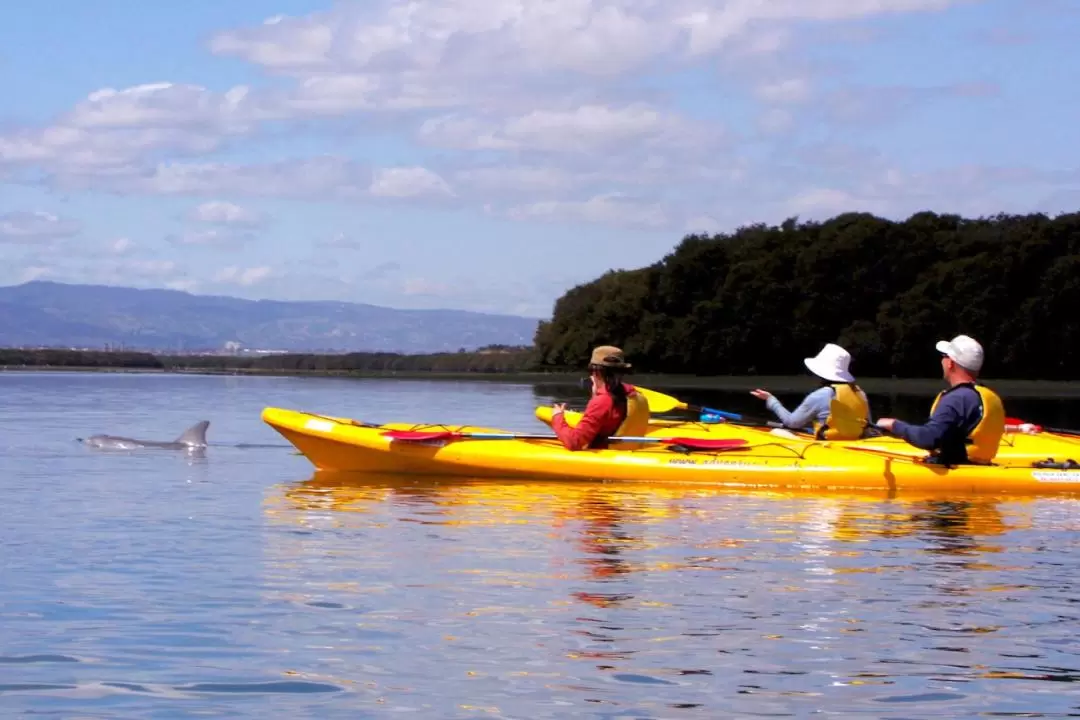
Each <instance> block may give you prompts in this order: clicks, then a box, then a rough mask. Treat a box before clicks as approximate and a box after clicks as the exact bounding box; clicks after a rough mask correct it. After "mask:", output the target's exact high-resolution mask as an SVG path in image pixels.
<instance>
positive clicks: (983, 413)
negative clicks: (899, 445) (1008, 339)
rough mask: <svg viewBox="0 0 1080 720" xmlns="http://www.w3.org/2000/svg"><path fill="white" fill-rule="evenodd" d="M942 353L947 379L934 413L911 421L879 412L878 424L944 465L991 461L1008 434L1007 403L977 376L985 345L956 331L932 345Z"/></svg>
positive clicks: (935, 402) (931, 410) (934, 404)
mask: <svg viewBox="0 0 1080 720" xmlns="http://www.w3.org/2000/svg"><path fill="white" fill-rule="evenodd" d="M934 347H935V348H937V351H938V352H939V353H941V374H942V376H943V377H944V378H945V380H946V382H948V383H949V387H948V389H947V390H943V391H942V392H940V393H938V396H937V397H936V398H934V403H933V405H932V406H931V407H930V418H929V420H927V421H926V423H924V424H922V425H912V424H911V423H906V422H904V421H903V420H897V419H895V418H881V419H880V420H878V421H877V425H878V427H880V428H882V429H884V430H886V431H887V432H891V433H892V434H893V435H896V436H898V437H901V438H903V439H904V440H906V441H907V442H909V443H910V444H912V445H914V446H915V447H917V448H921V449H923V450H929V451H930V453H931V455H930V457H929V458H927V460H928V461H931V462H935V463H941V464H944V465H960V464H964V463H976V464H989V463H992V462H993V460H994V457H996V456H997V451H998V445H999V444H1000V442H1001V436H1002V435H1004V434H1005V407H1004V405H1003V404H1002V402H1001V398H999V397H998V396H997V394H996V393H995V392H994V391H993V390H991V389H990V388H988V387H986V386H985V385H982V384H980V383H979V382H978V377H979V373H980V372H981V371H982V366H983V348H982V345H980V344H979V343H978V341H976V340H975V339H974V338H971V337H968V336H967V335H957V336H956V337H954V338H953V339H952V340H941V341H939V342H938V343H937V345H935V346H934Z"/></svg>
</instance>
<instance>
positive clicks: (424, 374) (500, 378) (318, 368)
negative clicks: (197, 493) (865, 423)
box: [0, 347, 1080, 398]
mask: <svg viewBox="0 0 1080 720" xmlns="http://www.w3.org/2000/svg"><path fill="white" fill-rule="evenodd" d="M18 371H55V372H100V373H149V374H156V373H161V374H186V375H230V376H231V375H243V376H261V377H315V378H331V377H337V378H351V379H394V380H428V381H431V380H440V381H455V380H456V381H488V382H508V383H527V384H532V385H551V386H567V385H576V384H577V382H578V380H579V378H581V377H583V376H584V375H585V371H584V369H583V368H572V367H561V368H538V367H537V364H536V363H535V350H534V349H532V348H505V347H496V348H485V349H482V350H478V351H474V352H457V353H433V354H427V355H404V354H395V353H349V354H343V355H315V354H306V353H305V354H276V355H263V356H254V357H253V356H232V355H167V354H154V353H148V352H131V351H92V350H61V349H31V350H26V349H11V348H9V349H3V348H0V372H18ZM627 379H628V381H629V382H632V383H633V382H636V383H638V384H640V385H643V386H645V387H650V388H653V389H656V390H666V391H703V390H704V391H708V390H715V391H739V390H746V391H749V390H752V389H754V388H756V387H766V388H768V389H770V390H771V391H774V392H805V391H808V390H810V389H812V388H814V387H815V386H816V385H817V380H816V379H815V378H813V377H811V376H810V375H809V374H808V373H807V374H805V375H693V374H680V373H646V372H641V373H632V374H631V375H629V376H628V378H627ZM985 382H986V384H987V385H990V386H992V387H994V388H995V389H997V390H998V391H999V392H1001V393H1005V394H1008V395H1011V396H1015V397H1059V398H1074V397H1080V382H1071V381H1058V380H1020V379H1011V378H1000V379H994V378H987V379H986V381H985ZM859 385H860V386H861V387H863V388H864V389H865V390H866V391H867V392H871V393H879V394H893V395H928V394H933V393H936V392H938V391H939V390H941V389H942V388H943V381H942V380H941V378H934V377H908V378H899V377H860V378H859Z"/></svg>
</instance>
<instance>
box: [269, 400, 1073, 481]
mask: <svg viewBox="0 0 1080 720" xmlns="http://www.w3.org/2000/svg"><path fill="white" fill-rule="evenodd" d="M262 419H263V421H264V422H266V423H267V424H269V425H270V426H271V427H272V428H274V429H275V430H276V431H277V432H278V433H280V434H281V435H282V436H283V437H284V438H285V439H286V440H288V441H289V442H290V443H292V444H293V445H294V446H295V447H296V448H297V449H298V450H299V451H300V452H301V453H303V454H304V455H305V456H306V457H307V458H308V460H309V461H310V462H311V463H312V464H313V465H314V466H315V467H316V468H317V469H319V470H325V471H337V472H365V473H400V474H407V475H441V476H456V477H469V478H508V479H509V478H524V479H550V480H560V481H566V480H611V481H625V482H639V483H640V482H645V483H662V484H680V485H708V486H711V487H730V488H773V489H787V490H814V491H851V490H858V491H874V492H880V491H886V492H889V493H890V494H892V493H897V492H903V491H921V492H934V493H939V494H972V493H974V494H980V493H994V494H1017V495H1031V494H1074V493H1075V494H1080V470H1042V469H1038V468H1032V467H1027V468H1022V467H1016V468H1006V467H986V466H974V465H968V466H961V467H955V468H945V467H941V466H935V465H926V464H923V463H919V462H916V461H913V460H912V459H910V458H904V457H898V456H892V455H882V454H878V453H872V452H856V451H852V450H848V449H844V448H842V447H837V446H836V444H835V443H818V442H814V443H807V442H800V441H790V440H785V439H783V438H777V437H772V436H769V435H768V434H767V433H763V435H764V438H762V439H760V440H755V441H752V442H749V443H748V444H747V445H746V446H744V447H743V448H741V449H737V450H724V451H715V450H709V451H696V452H680V451H678V450H677V449H673V448H672V447H671V446H668V445H660V444H657V445H656V446H651V445H648V446H644V447H642V448H640V449H635V450H618V449H605V450H581V451H576V452H571V451H569V450H566V449H565V448H563V446H562V445H561V443H559V442H558V441H557V440H554V439H542V440H519V439H505V440H489V439H449V440H439V441H426V442H412V441H409V442H402V441H391V440H390V439H388V438H386V437H384V436H383V434H382V433H384V432H386V431H387V430H424V429H438V430H449V431H460V432H499V431H498V430H493V429H491V428H478V427H468V426H445V425H437V426H424V425H416V424H406V423H400V424H385V425H372V424H366V423H359V422H357V421H353V420H348V419H344V418H332V417H327V416H320V415H314V414H310V413H303V412H297V411H293V410H287V409H282V408H266V409H264V410H263V413H262Z"/></svg>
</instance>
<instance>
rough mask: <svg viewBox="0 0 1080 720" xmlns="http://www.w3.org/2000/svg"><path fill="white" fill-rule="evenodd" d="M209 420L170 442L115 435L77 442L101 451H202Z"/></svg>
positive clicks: (81, 439) (193, 426)
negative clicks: (153, 449)
mask: <svg viewBox="0 0 1080 720" xmlns="http://www.w3.org/2000/svg"><path fill="white" fill-rule="evenodd" d="M209 425H210V421H209V420H201V421H199V422H197V423H195V424H194V425H192V426H191V427H189V428H188V429H187V430H185V431H184V432H183V433H181V435H180V437H178V438H176V439H175V440H173V441H171V442H164V441H161V440H136V439H135V438H129V437H119V436H117V435H91V436H90V437H88V438H86V439H83V438H78V440H79V442H81V443H83V444H84V445H87V446H89V447H93V448H99V449H101V450H137V449H139V448H162V449H165V450H202V449H204V448H205V447H206V428H207V427H209Z"/></svg>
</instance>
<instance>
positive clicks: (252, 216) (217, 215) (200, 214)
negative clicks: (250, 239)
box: [189, 200, 262, 225]
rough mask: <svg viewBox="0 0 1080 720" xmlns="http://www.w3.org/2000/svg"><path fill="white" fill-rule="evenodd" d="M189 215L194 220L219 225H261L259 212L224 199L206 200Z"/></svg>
mask: <svg viewBox="0 0 1080 720" xmlns="http://www.w3.org/2000/svg"><path fill="white" fill-rule="evenodd" d="M189 217H190V218H191V219H192V220H196V221H198V222H204V223H213V224H217V225H261V224H262V217H261V216H260V215H259V213H257V212H255V211H253V210H248V209H247V208H243V207H240V206H239V205H236V204H235V203H231V202H225V201H223V200H212V201H210V202H204V203H202V204H201V205H198V206H196V207H194V208H192V210H191V213H190V214H189Z"/></svg>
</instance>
